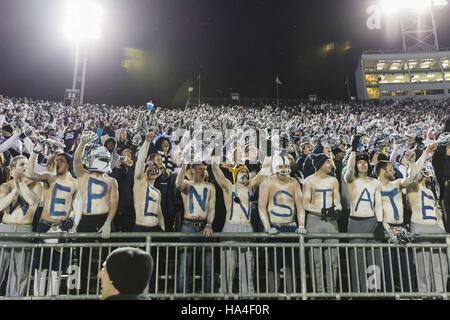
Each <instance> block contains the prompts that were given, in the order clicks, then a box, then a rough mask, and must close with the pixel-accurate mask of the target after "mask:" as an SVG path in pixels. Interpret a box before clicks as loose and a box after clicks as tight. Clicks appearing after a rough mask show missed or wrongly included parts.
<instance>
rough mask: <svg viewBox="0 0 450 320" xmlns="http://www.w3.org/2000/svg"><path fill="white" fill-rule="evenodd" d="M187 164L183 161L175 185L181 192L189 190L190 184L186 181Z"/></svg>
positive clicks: (185, 192)
mask: <svg viewBox="0 0 450 320" xmlns="http://www.w3.org/2000/svg"><path fill="white" fill-rule="evenodd" d="M186 168H187V164H186V163H184V162H183V164H182V165H181V170H180V172H178V175H177V178H176V180H175V186H176V187H177V189H178V190H180V192H183V193H184V194H187V193H188V192H189V184H188V183H187V182H186V181H184V176H185V175H186Z"/></svg>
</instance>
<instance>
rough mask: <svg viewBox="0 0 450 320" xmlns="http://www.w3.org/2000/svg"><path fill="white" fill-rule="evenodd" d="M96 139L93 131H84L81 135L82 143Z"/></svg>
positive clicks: (88, 142)
mask: <svg viewBox="0 0 450 320" xmlns="http://www.w3.org/2000/svg"><path fill="white" fill-rule="evenodd" d="M95 140H97V134H96V133H95V132H93V131H85V132H83V134H82V135H81V142H82V143H84V144H90V143H93V142H94V141H95Z"/></svg>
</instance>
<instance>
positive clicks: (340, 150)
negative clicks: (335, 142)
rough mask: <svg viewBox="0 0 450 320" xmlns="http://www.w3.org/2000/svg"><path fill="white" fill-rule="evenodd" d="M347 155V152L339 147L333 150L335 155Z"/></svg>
mask: <svg viewBox="0 0 450 320" xmlns="http://www.w3.org/2000/svg"><path fill="white" fill-rule="evenodd" d="M341 152H342V153H345V151H344V150H342V149H341V148H339V147H336V148H334V149H333V154H334V155H337V154H338V153H341Z"/></svg>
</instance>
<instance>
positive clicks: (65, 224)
mask: <svg viewBox="0 0 450 320" xmlns="http://www.w3.org/2000/svg"><path fill="white" fill-rule="evenodd" d="M60 227H61V229H62V230H63V231H69V230H70V229H71V228H72V227H73V218H67V219H66V220H64V221H61V224H60Z"/></svg>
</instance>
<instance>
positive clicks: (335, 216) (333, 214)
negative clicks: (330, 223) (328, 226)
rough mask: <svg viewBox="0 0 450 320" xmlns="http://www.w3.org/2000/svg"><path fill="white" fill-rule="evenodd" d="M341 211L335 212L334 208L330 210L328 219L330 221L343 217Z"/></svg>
mask: <svg viewBox="0 0 450 320" xmlns="http://www.w3.org/2000/svg"><path fill="white" fill-rule="evenodd" d="M341 213H342V212H341V210H334V209H333V208H330V209H328V214H327V217H328V218H330V220H337V219H339V218H340V217H341Z"/></svg>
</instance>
